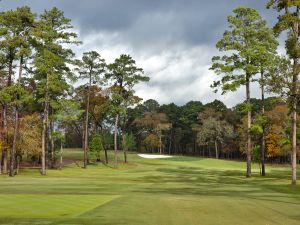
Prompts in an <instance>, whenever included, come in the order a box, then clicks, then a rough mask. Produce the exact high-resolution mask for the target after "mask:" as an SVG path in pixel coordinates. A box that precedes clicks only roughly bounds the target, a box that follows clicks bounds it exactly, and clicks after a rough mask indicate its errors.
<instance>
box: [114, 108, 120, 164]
mask: <svg viewBox="0 0 300 225" xmlns="http://www.w3.org/2000/svg"><path fill="white" fill-rule="evenodd" d="M118 124H119V114H117V115H116V121H115V136H114V147H115V168H116V167H117V166H118Z"/></svg>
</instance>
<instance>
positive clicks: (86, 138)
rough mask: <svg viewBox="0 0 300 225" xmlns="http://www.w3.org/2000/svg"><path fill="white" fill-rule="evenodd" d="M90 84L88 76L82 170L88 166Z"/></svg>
mask: <svg viewBox="0 0 300 225" xmlns="http://www.w3.org/2000/svg"><path fill="white" fill-rule="evenodd" d="M91 84H92V77H91V74H90V80H89V86H88V93H87V101H86V111H85V129H84V157H83V164H84V166H83V167H84V168H85V169H86V167H87V164H88V154H87V151H88V141H89V108H90V90H91Z"/></svg>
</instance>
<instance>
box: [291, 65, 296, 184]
mask: <svg viewBox="0 0 300 225" xmlns="http://www.w3.org/2000/svg"><path fill="white" fill-rule="evenodd" d="M297 83H298V61H297V60H296V59H294V65H293V87H292V112H291V114H292V159H291V160H292V184H296V183H297V100H298V98H297V96H296V95H297Z"/></svg>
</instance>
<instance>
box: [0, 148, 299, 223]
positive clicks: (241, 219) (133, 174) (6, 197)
mask: <svg viewBox="0 0 300 225" xmlns="http://www.w3.org/2000/svg"><path fill="white" fill-rule="evenodd" d="M64 154H65V157H66V158H68V159H72V160H80V159H81V157H82V153H81V152H79V151H78V150H76V149H73V150H66V151H65V152H64ZM119 156H120V160H121V156H122V154H121V153H120V154H119ZM112 158H113V155H112V154H111V153H110V160H111V161H112ZM129 160H130V163H129V164H128V165H125V164H123V163H121V164H120V166H119V167H118V169H114V168H112V166H104V165H102V164H98V165H96V164H95V165H91V166H89V168H88V169H86V170H85V169H82V168H80V167H78V166H77V165H75V164H71V165H67V166H66V167H65V168H64V169H63V170H62V171H59V170H49V171H48V175H47V176H45V177H42V176H40V175H39V173H38V171H37V170H34V169H23V170H21V171H20V175H19V176H16V177H14V178H10V177H7V176H0V224H28V225H29V224H30V225H31V224H84V225H87V224H95V225H96V224H97V225H98V224H130V225H131V224H133V225H134V224H143V225H144V224H145V225H146V224H149V225H160V224H161V225H165V224H184V225H188V224H196V225H201V224H205V225H206V224H208V225H209V224H212V225H216V224H222V225H223V224H224V225H226V224H228V225H235V224H238V225H247V224H251V225H252V224H258V225H260V224H261V225H268V224H270V225H273V224H280V225H293V224H295V225H296V224H297V225H298V224H300V186H291V185H290V169H289V167H278V166H276V167H270V166H268V170H267V177H265V178H262V177H260V176H259V169H258V167H257V165H254V166H253V177H252V178H250V179H246V178H245V163H244V162H234V161H225V160H214V159H203V158H193V157H174V158H169V159H142V158H139V157H138V156H137V155H136V154H130V155H129ZM69 161H70V160H69ZM71 162H72V161H71Z"/></svg>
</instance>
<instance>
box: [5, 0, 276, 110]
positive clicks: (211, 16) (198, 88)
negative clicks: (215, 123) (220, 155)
mask: <svg viewBox="0 0 300 225" xmlns="http://www.w3.org/2000/svg"><path fill="white" fill-rule="evenodd" d="M265 4H266V0H2V1H1V2H0V7H1V9H2V10H8V9H13V8H16V7H18V6H23V5H28V6H30V7H31V8H32V9H33V11H35V12H40V11H43V10H44V9H50V8H51V7H53V6H56V7H58V8H59V9H61V10H63V11H64V12H65V16H66V17H69V18H70V19H72V23H73V25H74V26H75V28H76V31H77V32H78V33H79V38H80V40H82V41H83V45H81V46H80V47H76V48H74V51H75V52H76V53H77V55H78V57H80V56H81V54H82V52H85V51H90V50H97V51H99V52H100V53H101V55H102V56H103V57H104V58H105V59H106V61H107V62H112V61H113V60H114V59H115V58H116V57H118V56H119V55H120V54H122V53H126V54H130V55H132V56H133V58H134V59H135V60H136V62H137V64H138V66H140V67H142V68H143V69H144V71H145V73H146V74H147V75H148V76H149V77H150V79H151V81H150V82H149V83H148V84H143V85H139V86H138V87H137V88H136V91H137V94H138V95H139V96H141V97H143V98H144V100H146V99H149V98H153V99H156V100H157V101H158V102H159V103H161V104H162V103H171V102H174V103H176V104H179V105H182V104H185V103H186V102H188V101H190V100H198V101H202V102H203V103H207V102H210V101H213V100H214V99H220V100H222V101H224V102H225V103H226V104H227V105H228V106H233V105H235V104H236V103H238V102H240V101H243V100H244V99H245V94H244V92H245V91H244V89H241V90H238V92H235V93H230V94H226V95H224V96H221V95H220V94H215V93H213V92H212V89H211V88H210V85H211V84H212V82H213V80H214V79H216V75H214V73H213V72H212V71H209V67H210V65H211V58H212V56H213V55H216V54H218V51H217V50H216V48H215V43H216V41H217V40H218V39H219V38H220V37H221V36H222V34H223V32H224V30H225V29H226V28H227V26H228V24H227V21H226V17H227V16H228V15H229V14H231V12H232V10H233V9H234V8H235V7H236V6H241V5H242V6H249V7H253V8H255V9H257V10H258V11H259V12H260V13H261V14H262V16H263V17H264V18H265V19H266V20H267V21H268V25H269V26H272V25H273V24H274V22H275V21H276V20H275V19H276V12H275V11H273V10H267V9H265ZM252 93H253V97H259V92H258V90H257V89H256V88H253V91H252Z"/></svg>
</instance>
